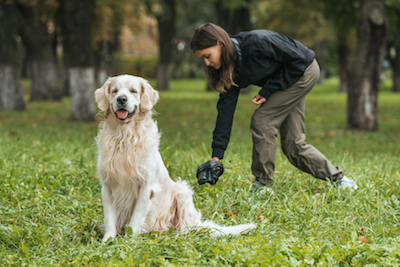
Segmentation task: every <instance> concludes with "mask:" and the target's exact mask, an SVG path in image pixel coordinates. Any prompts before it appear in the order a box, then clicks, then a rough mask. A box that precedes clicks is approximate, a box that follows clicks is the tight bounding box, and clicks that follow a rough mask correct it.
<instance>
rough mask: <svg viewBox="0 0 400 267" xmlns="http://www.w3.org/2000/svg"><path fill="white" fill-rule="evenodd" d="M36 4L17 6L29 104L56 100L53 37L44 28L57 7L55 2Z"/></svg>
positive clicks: (20, 4)
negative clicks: (29, 94)
mask: <svg viewBox="0 0 400 267" xmlns="http://www.w3.org/2000/svg"><path fill="white" fill-rule="evenodd" d="M36 2H37V1H33V0H32V1H24V2H18V4H17V6H18V9H19V11H20V12H21V17H22V18H23V19H22V20H21V24H22V25H21V27H20V31H19V33H20V36H21V38H22V42H23V44H24V46H25V50H26V57H27V68H28V73H29V75H30V77H29V78H31V80H32V88H31V96H30V101H42V100H48V99H55V100H60V99H61V91H60V88H59V86H58V66H57V61H56V53H55V51H54V50H55V47H54V46H53V43H54V33H53V34H51V33H50V31H49V28H48V24H49V22H51V21H52V20H53V16H54V13H55V11H56V8H57V7H58V4H57V2H56V1H46V2H39V3H36Z"/></svg>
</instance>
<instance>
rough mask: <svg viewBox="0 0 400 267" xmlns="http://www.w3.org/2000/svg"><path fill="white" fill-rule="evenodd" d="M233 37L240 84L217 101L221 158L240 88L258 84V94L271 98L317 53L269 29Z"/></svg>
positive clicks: (215, 138)
mask: <svg viewBox="0 0 400 267" xmlns="http://www.w3.org/2000/svg"><path fill="white" fill-rule="evenodd" d="M231 40H232V42H233V44H234V45H235V48H236V61H235V69H234V78H233V81H234V82H235V84H237V85H238V86H237V87H231V88H229V89H227V92H225V93H221V94H220V98H219V101H218V104H217V110H218V117H217V122H216V125H215V130H214V132H213V143H212V148H213V152H212V156H213V157H214V156H216V157H219V158H221V159H222V158H223V156H224V152H225V150H226V148H227V146H228V143H229V139H230V135H231V129H232V122H233V114H234V113H235V109H236V103H237V99H238V96H239V90H240V88H245V87H247V86H249V85H251V84H253V85H258V86H260V87H261V90H260V92H259V94H260V95H261V96H263V97H265V98H266V99H268V97H269V96H270V95H271V94H272V93H274V92H276V91H278V90H284V89H286V88H289V87H290V86H292V85H293V84H295V83H296V82H297V81H298V80H299V79H300V78H301V77H302V76H303V74H304V71H305V70H306V68H307V67H308V66H309V65H310V64H311V63H312V62H313V60H314V57H315V53H314V51H312V50H311V49H309V48H307V47H305V46H304V45H303V44H301V43H300V42H298V41H296V40H293V39H291V38H289V37H287V36H284V35H281V34H279V33H276V32H273V31H269V30H253V31H248V32H241V33H239V34H237V35H235V36H234V37H233V38H232V39H231Z"/></svg>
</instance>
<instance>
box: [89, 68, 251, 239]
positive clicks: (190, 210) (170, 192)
mask: <svg viewBox="0 0 400 267" xmlns="http://www.w3.org/2000/svg"><path fill="white" fill-rule="evenodd" d="M95 98H96V102H97V104H98V107H99V109H100V110H101V111H102V113H103V117H104V119H103V120H102V121H101V122H100V124H99V132H98V135H97V145H98V163H97V172H98V177H99V179H100V182H101V185H102V189H101V195H102V199H103V211H104V230H105V233H104V237H103V241H107V240H108V239H109V238H110V237H111V238H113V237H115V236H116V235H117V234H123V233H124V230H125V225H129V226H130V227H131V228H132V231H133V232H134V233H137V234H140V233H149V232H151V231H159V232H162V231H167V230H169V229H170V228H171V227H173V228H174V230H175V231H177V232H179V233H187V232H188V231H189V230H190V229H193V228H198V227H206V228H209V229H210V231H211V233H212V234H213V235H214V236H221V235H228V234H236V235H237V234H240V233H242V232H245V231H249V230H250V229H252V228H255V225H254V224H242V225H237V226H229V227H223V226H219V225H216V224H214V223H213V222H211V221H205V222H202V221H201V212H200V211H198V210H196V208H195V206H194V204H193V198H192V195H193V191H192V189H191V188H190V186H189V185H188V183H187V182H186V181H182V180H180V179H179V180H178V181H176V182H175V181H173V180H172V179H171V178H170V176H169V174H168V171H167V169H166V167H165V165H164V163H163V160H162V158H161V155H160V152H159V143H160V133H159V132H158V128H157V123H156V122H155V121H154V120H153V118H152V110H153V106H154V105H155V104H156V103H157V101H158V92H157V91H156V90H154V89H153V88H152V87H151V86H150V84H149V83H148V82H147V81H146V80H144V79H142V78H140V77H136V76H131V75H120V76H116V77H111V78H109V79H108V80H107V81H106V82H105V84H104V85H103V86H102V87H101V88H99V89H97V90H96V92H95Z"/></svg>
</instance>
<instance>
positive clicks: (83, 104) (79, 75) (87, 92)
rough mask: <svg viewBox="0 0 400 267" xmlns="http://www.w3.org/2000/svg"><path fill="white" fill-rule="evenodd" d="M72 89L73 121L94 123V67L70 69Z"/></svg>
mask: <svg viewBox="0 0 400 267" xmlns="http://www.w3.org/2000/svg"><path fill="white" fill-rule="evenodd" d="M68 76H69V77H68V79H69V81H70V85H71V87H70V89H71V92H70V94H71V117H72V119H73V120H79V121H92V120H93V118H94V110H95V105H94V101H93V86H94V85H93V81H94V68H93V67H72V68H69V72H68Z"/></svg>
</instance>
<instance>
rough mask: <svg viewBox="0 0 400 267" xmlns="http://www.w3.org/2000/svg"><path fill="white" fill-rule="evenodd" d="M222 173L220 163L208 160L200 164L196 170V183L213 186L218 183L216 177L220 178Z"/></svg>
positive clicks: (222, 167) (222, 168)
mask: <svg viewBox="0 0 400 267" xmlns="http://www.w3.org/2000/svg"><path fill="white" fill-rule="evenodd" d="M223 173H224V165H222V163H221V162H219V161H216V160H210V161H207V162H205V163H203V164H201V165H200V166H199V167H198V168H197V173H196V177H197V181H198V182H199V185H202V184H205V183H210V184H211V185H213V184H215V183H216V182H217V181H218V177H220V176H221V175H222V174H223Z"/></svg>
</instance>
